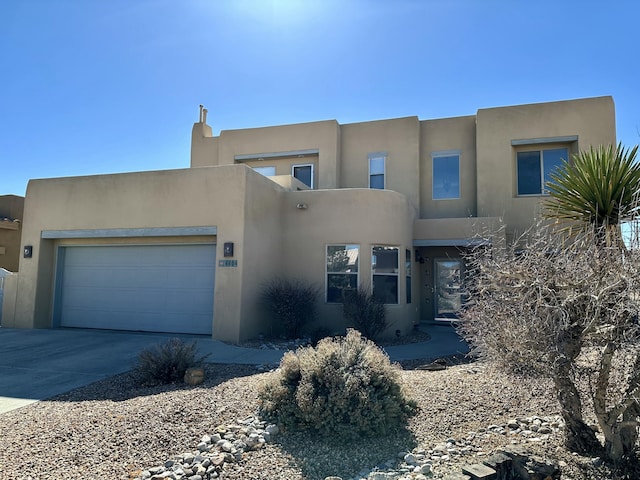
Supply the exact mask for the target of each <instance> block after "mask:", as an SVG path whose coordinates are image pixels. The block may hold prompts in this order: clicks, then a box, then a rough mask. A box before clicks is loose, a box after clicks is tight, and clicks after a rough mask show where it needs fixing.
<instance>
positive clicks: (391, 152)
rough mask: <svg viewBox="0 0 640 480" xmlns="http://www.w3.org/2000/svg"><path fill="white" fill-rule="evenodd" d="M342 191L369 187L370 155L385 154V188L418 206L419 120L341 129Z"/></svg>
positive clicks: (362, 124)
mask: <svg viewBox="0 0 640 480" xmlns="http://www.w3.org/2000/svg"><path fill="white" fill-rule="evenodd" d="M341 131H342V145H341V147H342V148H341V158H342V165H341V179H342V182H341V185H340V186H341V188H368V187H369V154H370V153H376V152H386V154H387V160H386V162H385V188H386V189H387V190H393V191H396V192H400V193H402V194H404V195H406V197H407V198H408V199H409V202H410V203H411V205H413V206H414V208H416V209H417V208H418V207H419V204H420V172H419V168H420V166H419V145H420V122H419V121H418V117H405V118H396V119H391V120H378V121H373V122H362V123H351V124H347V125H342V127H341Z"/></svg>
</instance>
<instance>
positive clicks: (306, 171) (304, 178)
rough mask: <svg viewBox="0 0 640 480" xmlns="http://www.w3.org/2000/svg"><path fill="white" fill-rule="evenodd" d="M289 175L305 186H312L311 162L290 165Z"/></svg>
mask: <svg viewBox="0 0 640 480" xmlns="http://www.w3.org/2000/svg"><path fill="white" fill-rule="evenodd" d="M291 175H292V176H293V177H295V178H297V179H298V180H300V181H301V182H302V183H304V184H305V185H306V186H307V187H309V188H313V164H311V163H308V164H305V165H291Z"/></svg>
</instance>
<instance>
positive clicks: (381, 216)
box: [3, 97, 616, 341]
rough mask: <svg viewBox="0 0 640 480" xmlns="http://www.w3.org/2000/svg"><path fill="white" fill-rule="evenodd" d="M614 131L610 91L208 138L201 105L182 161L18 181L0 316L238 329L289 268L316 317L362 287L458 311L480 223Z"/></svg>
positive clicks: (514, 206)
mask: <svg viewBox="0 0 640 480" xmlns="http://www.w3.org/2000/svg"><path fill="white" fill-rule="evenodd" d="M615 141H616V134H615V110H614V103H613V99H612V98H611V97H598V98H587V99H580V100H569V101H560V102H551V103H541V104H532V105H516V106H510V107H501V108H488V109H480V110H478V111H477V113H476V114H475V115H469V116H464V117H456V118H444V119H436V120H419V119H418V118H417V117H406V118H397V119H390V120H379V121H371V122H363V123H353V124H346V125H341V124H339V123H338V122H336V121H333V120H331V121H320V122H313V123H304V124H296V125H282V126H273V127H266V128H252V129H244V130H223V131H221V133H220V135H219V136H214V135H213V133H212V129H211V127H209V126H208V125H207V122H206V110H205V111H202V110H201V113H200V118H199V121H198V122H197V123H195V124H194V126H193V133H192V144H191V167H190V168H187V169H181V170H165V171H155V172H139V173H124V174H117V175H97V176H89V177H72V178H55V179H46V180H32V181H30V182H29V185H28V189H27V195H26V201H25V212H24V223H23V232H22V250H23V251H24V252H25V254H24V255H23V256H22V258H21V259H20V267H19V274H18V275H17V276H12V277H11V280H10V281H9V282H6V283H5V306H4V313H3V325H4V326H9V327H23V328H51V327H53V328H56V327H89V328H101V329H124V330H143V331H161V332H177V333H197V334H207V335H213V337H215V338H218V339H222V340H228V341H240V340H245V339H249V338H252V337H255V336H257V335H258V334H260V333H268V332H269V329H270V326H269V325H267V324H266V319H265V317H264V315H263V312H262V310H263V309H262V308H261V305H260V304H259V301H258V299H259V294H260V291H261V288H262V287H263V285H264V284H265V283H266V282H268V281H269V280H270V279H273V278H274V277H291V278H298V279H303V280H307V281H309V282H312V283H314V284H316V285H317V286H319V287H320V289H321V291H322V292H323V293H322V295H321V300H320V302H319V305H318V307H319V313H320V315H319V320H318V322H319V324H321V325H325V326H328V327H329V328H334V329H341V328H344V326H345V325H344V320H343V318H342V305H341V303H340V302H341V298H342V291H343V290H344V289H349V288H355V287H356V286H357V285H362V286H366V287H370V288H372V289H373V292H374V294H376V295H378V296H380V297H382V298H384V299H385V303H386V304H387V312H388V316H389V318H390V321H391V323H392V327H391V329H390V331H391V332H394V331H395V330H400V331H401V332H403V333H406V332H408V331H409V330H410V329H411V328H412V327H413V325H414V324H415V323H417V322H419V321H423V320H438V319H448V318H451V316H452V315H454V314H455V311H456V309H457V308H458V307H459V305H460V293H459V292H460V289H459V287H460V279H461V276H462V274H463V269H464V265H463V262H462V261H461V251H463V250H464V249H465V248H467V247H468V246H469V245H471V244H472V243H473V242H474V240H473V239H474V237H475V235H476V234H477V233H478V232H482V231H485V230H486V229H487V228H489V229H491V228H493V227H495V225H496V224H497V223H498V219H499V218H501V219H503V221H504V223H505V224H506V231H504V237H503V240H506V241H509V240H510V239H511V238H512V237H513V235H515V234H516V233H517V232H518V231H522V230H523V229H524V228H526V227H527V226H528V225H530V224H531V222H532V219H533V218H534V216H535V214H536V213H537V211H538V209H539V204H540V200H541V198H543V196H544V182H545V179H546V178H547V175H548V172H549V171H550V170H551V169H552V168H553V167H554V166H555V165H557V164H558V163H559V162H561V160H562V159H565V158H568V156H569V155H571V154H572V153H575V152H577V151H578V150H581V149H585V148H588V147H589V146H592V145H593V146H596V145H600V144H610V143H615ZM9 292H10V293H9ZM7 297H10V298H11V299H12V300H11V301H9V302H7V301H6V298H7Z"/></svg>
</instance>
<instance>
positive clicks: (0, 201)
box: [0, 195, 24, 272]
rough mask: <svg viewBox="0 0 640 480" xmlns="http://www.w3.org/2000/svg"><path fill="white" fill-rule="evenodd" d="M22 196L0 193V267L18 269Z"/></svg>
mask: <svg viewBox="0 0 640 480" xmlns="http://www.w3.org/2000/svg"><path fill="white" fill-rule="evenodd" d="M23 210H24V197H18V196H17V195H0V268H4V269H5V270H9V271H10V272H17V271H18V263H19V261H20V234H21V232H22V227H21V222H22V213H23Z"/></svg>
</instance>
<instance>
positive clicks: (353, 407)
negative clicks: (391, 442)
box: [259, 329, 417, 441]
mask: <svg viewBox="0 0 640 480" xmlns="http://www.w3.org/2000/svg"><path fill="white" fill-rule="evenodd" d="M259 398H260V411H261V415H263V416H264V417H265V418H268V419H270V420H271V421H275V422H277V423H278V424H279V425H280V426H281V427H282V428H283V430H285V431H286V430H295V429H304V430H312V431H314V432H316V433H318V434H320V435H323V436H331V437H332V438H333V439H339V440H343V441H348V440H351V439H354V438H357V437H360V436H362V435H369V436H372V435H386V434H388V433H390V432H392V431H393V430H395V429H397V428H399V427H401V426H402V425H403V424H404V423H405V422H406V420H407V418H408V417H410V416H412V415H414V414H415V413H417V405H416V403H415V402H414V401H413V400H411V399H410V398H409V397H408V395H407V393H406V391H405V389H404V387H403V385H402V379H401V377H400V367H398V366H397V365H394V364H391V363H390V361H389V357H388V356H387V355H386V354H385V353H384V352H383V351H382V350H380V349H379V348H378V347H377V346H376V345H375V344H374V343H373V342H371V341H370V340H367V339H366V338H363V337H362V336H361V335H360V333H359V332H358V331H356V330H351V329H350V330H348V332H347V335H346V337H334V338H325V339H323V340H320V342H319V343H318V345H317V347H315V348H314V347H304V348H300V349H298V350H296V351H295V352H287V353H286V354H285V355H284V357H283V359H282V361H281V363H280V369H279V370H278V371H277V372H276V374H275V375H274V376H273V377H271V378H270V379H269V381H268V382H267V383H266V384H265V385H264V387H263V389H262V390H261V392H260V394H259Z"/></svg>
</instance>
